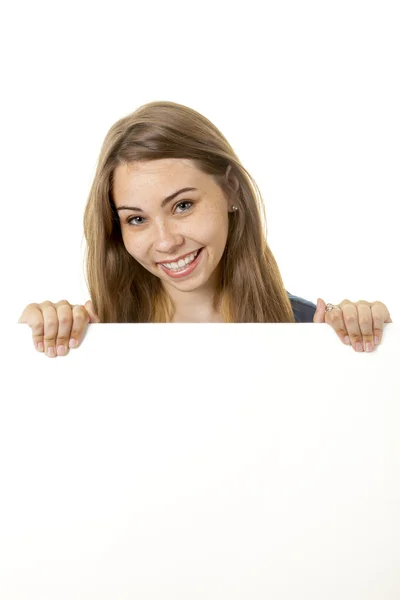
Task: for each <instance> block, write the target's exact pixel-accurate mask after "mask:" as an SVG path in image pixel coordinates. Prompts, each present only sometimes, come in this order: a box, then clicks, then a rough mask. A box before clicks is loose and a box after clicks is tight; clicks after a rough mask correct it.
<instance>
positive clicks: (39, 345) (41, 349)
mask: <svg viewBox="0 0 400 600" xmlns="http://www.w3.org/2000/svg"><path fill="white" fill-rule="evenodd" d="M37 349H38V350H39V352H43V344H42V342H39V343H38V345H37Z"/></svg>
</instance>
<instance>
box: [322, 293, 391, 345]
mask: <svg viewBox="0 0 400 600" xmlns="http://www.w3.org/2000/svg"><path fill="white" fill-rule="evenodd" d="M318 300H319V301H320V304H321V306H320V307H318V308H317V310H316V311H315V315H314V318H313V323H328V325H330V326H331V327H333V329H334V330H335V331H336V333H337V334H338V336H339V338H340V339H341V340H342V342H343V343H344V344H346V343H347V342H346V341H345V337H346V336H348V337H349V338H350V342H349V343H351V345H352V346H353V348H354V350H356V351H358V352H363V350H365V351H366V352H371V351H372V350H373V349H374V347H375V346H377V345H378V344H380V343H381V340H382V331H383V327H384V323H393V321H392V319H391V318H390V314H389V311H388V309H387V307H386V306H385V305H384V304H383V303H382V302H379V301H377V302H367V301H366V300H359V301H358V302H350V300H343V301H342V302H341V303H340V304H337V305H336V306H340V308H341V310H339V309H338V308H333V309H332V310H328V312H325V308H326V304H325V302H324V301H323V300H322V298H318ZM374 338H375V339H374ZM357 344H359V346H357ZM368 344H370V346H368Z"/></svg>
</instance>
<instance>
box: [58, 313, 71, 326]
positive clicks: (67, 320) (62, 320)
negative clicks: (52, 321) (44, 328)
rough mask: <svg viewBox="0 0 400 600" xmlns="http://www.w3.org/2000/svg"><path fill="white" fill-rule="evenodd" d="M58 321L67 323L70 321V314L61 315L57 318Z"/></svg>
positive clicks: (62, 323)
mask: <svg viewBox="0 0 400 600" xmlns="http://www.w3.org/2000/svg"><path fill="white" fill-rule="evenodd" d="M58 322H59V324H60V325H69V323H71V316H68V315H62V316H60V317H59V318H58Z"/></svg>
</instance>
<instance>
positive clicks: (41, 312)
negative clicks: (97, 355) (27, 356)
mask: <svg viewBox="0 0 400 600" xmlns="http://www.w3.org/2000/svg"><path fill="white" fill-rule="evenodd" d="M18 323H26V324H27V325H29V327H31V329H32V339H33V343H34V345H35V348H36V350H38V351H39V352H43V347H44V352H45V354H46V355H47V356H64V355H65V354H67V353H68V348H69V347H71V348H76V347H77V346H78V345H79V343H80V342H81V341H82V339H83V335H84V333H85V330H86V327H87V326H88V324H89V323H100V319H99V317H98V316H97V315H96V313H95V312H94V308H93V303H92V301H91V300H88V301H87V302H86V303H85V305H84V306H82V305H81V304H75V305H74V304H70V303H69V302H67V300H60V302H57V303H56V304H53V303H52V302H50V301H48V300H46V301H45V302H42V303H41V304H35V303H32V304H28V306H27V307H26V308H25V309H24V311H23V313H22V315H21V316H20V318H19V320H18ZM73 340H75V345H73V344H72V345H70V344H71V342H72V341H73Z"/></svg>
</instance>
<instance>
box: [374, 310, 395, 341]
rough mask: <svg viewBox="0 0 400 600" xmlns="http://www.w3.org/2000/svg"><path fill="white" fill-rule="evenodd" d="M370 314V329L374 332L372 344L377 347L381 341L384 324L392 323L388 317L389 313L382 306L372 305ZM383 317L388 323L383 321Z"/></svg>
mask: <svg viewBox="0 0 400 600" xmlns="http://www.w3.org/2000/svg"><path fill="white" fill-rule="evenodd" d="M371 314H372V328H373V331H374V343H375V345H378V344H380V343H381V340H382V333H383V327H384V323H385V322H386V323H389V322H392V320H391V319H390V317H389V316H388V315H389V313H388V311H387V308H386V306H385V305H384V304H379V303H374V304H373V305H372V307H371ZM385 316H386V317H387V318H389V319H390V321H388V320H385Z"/></svg>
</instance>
